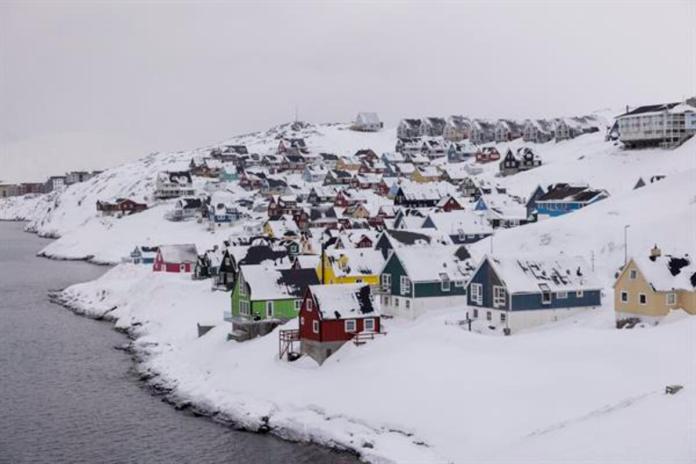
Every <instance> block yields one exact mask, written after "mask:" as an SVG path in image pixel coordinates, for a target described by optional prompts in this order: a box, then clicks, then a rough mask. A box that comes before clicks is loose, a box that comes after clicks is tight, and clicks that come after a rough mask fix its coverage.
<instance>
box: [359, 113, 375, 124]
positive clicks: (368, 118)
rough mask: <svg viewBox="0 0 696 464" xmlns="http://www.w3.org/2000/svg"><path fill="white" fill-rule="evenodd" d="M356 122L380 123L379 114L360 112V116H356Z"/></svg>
mask: <svg viewBox="0 0 696 464" xmlns="http://www.w3.org/2000/svg"><path fill="white" fill-rule="evenodd" d="M355 122H357V123H358V124H379V123H380V122H379V116H377V113H358V117H357V118H355Z"/></svg>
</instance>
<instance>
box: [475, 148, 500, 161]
mask: <svg viewBox="0 0 696 464" xmlns="http://www.w3.org/2000/svg"><path fill="white" fill-rule="evenodd" d="M499 159H500V152H499V151H498V149H497V148H495V147H483V148H482V149H481V150H479V151H477V152H476V162H477V163H489V162H491V161H498V160H499Z"/></svg>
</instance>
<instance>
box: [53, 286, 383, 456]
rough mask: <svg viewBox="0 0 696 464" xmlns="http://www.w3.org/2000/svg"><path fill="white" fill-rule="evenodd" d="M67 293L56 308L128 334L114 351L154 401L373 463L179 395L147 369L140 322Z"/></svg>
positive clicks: (57, 293) (263, 420)
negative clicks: (90, 307) (121, 319)
mask: <svg viewBox="0 0 696 464" xmlns="http://www.w3.org/2000/svg"><path fill="white" fill-rule="evenodd" d="M64 290H65V289H61V290H53V291H49V292H48V298H49V301H50V302H51V303H52V304H55V305H56V306H60V307H61V308H63V309H66V310H68V311H70V312H71V313H73V314H75V315H76V316H80V317H86V318H88V319H93V320H96V321H102V322H106V323H109V324H111V328H112V329H113V330H115V331H117V332H120V333H122V334H124V335H125V336H126V337H127V338H128V343H126V344H123V345H121V346H115V347H114V349H117V350H120V351H123V352H124V353H127V354H128V356H129V357H130V358H131V361H132V364H133V366H132V367H133V373H134V375H135V377H136V378H137V380H138V381H139V382H140V383H141V386H142V387H144V389H145V390H146V391H147V393H148V394H150V395H152V396H154V397H158V398H160V399H161V400H162V402H164V403H167V404H168V405H170V406H172V407H173V408H174V409H175V410H177V411H181V412H184V413H187V414H191V415H193V416H196V417H204V418H206V419H209V420H211V421H213V422H215V423H217V424H220V425H222V426H225V427H229V428H231V429H234V430H237V431H242V432H248V433H255V434H260V435H265V434H270V435H272V436H273V437H275V438H276V439H279V440H283V441H286V442H290V443H298V444H308V445H314V446H321V447H323V448H325V449H328V450H330V451H332V452H335V453H339V454H348V455H350V456H353V457H355V458H357V459H358V460H360V461H361V462H369V461H367V460H365V459H364V458H365V456H364V455H363V454H362V453H361V452H360V451H359V450H358V449H355V448H350V447H345V446H341V445H339V444H338V443H337V442H335V441H331V442H330V443H331V444H328V443H327V442H321V441H319V440H312V439H310V440H303V439H301V438H299V437H298V436H297V434H296V433H295V432H294V431H293V430H291V429H286V428H283V427H280V426H278V427H276V426H273V425H271V418H270V417H269V416H261V417H258V418H256V419H257V420H255V421H250V420H246V421H244V420H242V418H241V417H235V415H233V414H229V413H226V412H224V411H221V410H219V409H217V408H211V407H207V406H206V405H204V404H199V403H197V402H196V401H195V400H193V399H191V398H187V397H186V396H185V395H182V394H180V393H177V390H176V387H175V386H173V385H170V383H169V382H168V381H167V380H166V379H164V377H163V376H162V375H161V373H159V372H156V371H154V370H153V369H150V368H147V367H145V366H144V364H145V362H146V361H147V359H148V358H149V356H150V354H149V353H148V350H147V349H145V348H140V347H139V346H138V344H137V343H135V342H136V341H137V339H138V335H137V333H136V332H137V328H138V327H139V326H140V325H141V323H139V322H136V323H134V324H132V325H129V326H128V327H118V326H117V325H116V322H117V321H118V318H117V317H115V316H112V315H111V313H112V312H113V311H114V310H116V309H118V307H117V306H114V307H113V308H111V309H109V310H107V311H105V312H103V313H101V314H93V313H90V312H89V311H87V310H85V309H84V308H80V307H79V306H77V305H75V304H71V302H70V300H69V299H68V298H65V296H64V294H63V291H64ZM157 345H158V344H155V345H151V344H150V345H148V346H157ZM240 415H241V414H240ZM240 415H238V416H240ZM252 425H255V426H252ZM368 448H369V447H368ZM382 459H384V458H382ZM382 462H385V461H382ZM386 462H389V461H386Z"/></svg>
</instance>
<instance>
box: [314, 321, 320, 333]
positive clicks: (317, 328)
mask: <svg viewBox="0 0 696 464" xmlns="http://www.w3.org/2000/svg"><path fill="white" fill-rule="evenodd" d="M312 332H314V333H315V334H318V333H319V321H317V320H313V321H312Z"/></svg>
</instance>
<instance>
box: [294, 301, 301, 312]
mask: <svg viewBox="0 0 696 464" xmlns="http://www.w3.org/2000/svg"><path fill="white" fill-rule="evenodd" d="M301 306H302V300H295V311H299V310H300V307H301Z"/></svg>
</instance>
